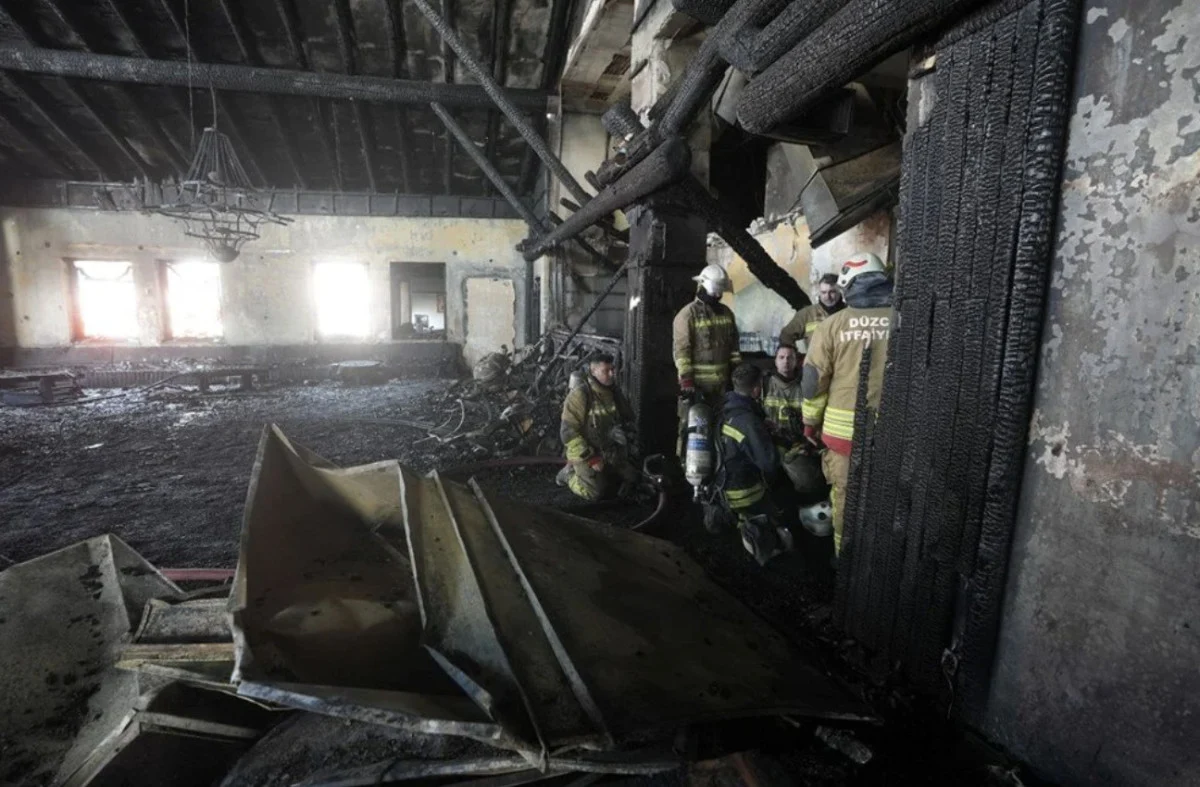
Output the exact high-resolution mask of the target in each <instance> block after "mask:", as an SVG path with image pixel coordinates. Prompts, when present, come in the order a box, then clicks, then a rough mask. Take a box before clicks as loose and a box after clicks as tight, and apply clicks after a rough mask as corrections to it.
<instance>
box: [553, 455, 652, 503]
mask: <svg viewBox="0 0 1200 787" xmlns="http://www.w3.org/2000/svg"><path fill="white" fill-rule="evenodd" d="M637 478H638V471H637V468H635V467H634V466H633V464H632V463H631V462H630V461H629V460H628V458H626V457H625V456H624V455H614V456H613V457H611V458H609V457H608V456H606V457H605V458H604V467H603V469H601V470H599V471H596V470H593V469H592V467H591V465H589V464H588V463H587V462H572V463H571V477H570V478H569V479H568V480H567V488H568V489H570V490H571V491H572V492H574V493H575V494H576V495H577V496H579V497H582V498H583V499H584V500H602V499H604V498H606V497H611V496H613V495H615V494H616V493H617V492H618V491H619V490H620V488H621V487H622V486H623V485H626V484H634V483H636V482H637Z"/></svg>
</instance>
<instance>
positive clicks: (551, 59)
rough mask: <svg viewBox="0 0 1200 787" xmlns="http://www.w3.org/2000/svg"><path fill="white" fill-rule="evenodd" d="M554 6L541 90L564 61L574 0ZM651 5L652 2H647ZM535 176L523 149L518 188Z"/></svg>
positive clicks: (528, 154) (530, 184)
mask: <svg viewBox="0 0 1200 787" xmlns="http://www.w3.org/2000/svg"><path fill="white" fill-rule="evenodd" d="M552 2H553V3H554V7H553V8H551V9H550V29H549V30H548V31H547V33H546V49H545V51H544V52H542V90H546V91H550V90H553V88H554V87H555V86H556V84H557V82H558V79H559V76H560V75H559V73H558V71H559V70H560V69H561V68H562V67H563V63H564V62H565V61H566V57H567V50H568V49H569V48H570V41H569V40H567V32H568V30H567V28H568V26H569V25H570V23H571V20H570V16H571V9H572V7H574V4H575V3H574V0H552ZM647 5H653V3H652V2H651V3H647ZM535 177H537V167H536V166H534V162H533V150H532V149H530V150H527V151H525V159H524V160H523V161H522V162H521V179H520V181H519V182H518V184H517V188H518V190H519V191H520V192H521V193H522V194H524V193H526V192H528V191H529V190H531V189H532V188H533V179H534V178H535Z"/></svg>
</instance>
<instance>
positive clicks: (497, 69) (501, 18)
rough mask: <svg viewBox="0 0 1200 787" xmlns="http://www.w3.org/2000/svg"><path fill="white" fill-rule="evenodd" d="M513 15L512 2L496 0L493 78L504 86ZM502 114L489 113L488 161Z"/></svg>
mask: <svg viewBox="0 0 1200 787" xmlns="http://www.w3.org/2000/svg"><path fill="white" fill-rule="evenodd" d="M511 15H512V0H496V6H495V11H494V12H493V16H492V78H493V79H495V80H496V84H497V85H500V86H501V87H503V86H504V79H505V77H506V75H507V72H508V25H509V19H510V17H511ZM499 136H500V113H498V112H489V113H488V130H487V143H486V144H487V147H486V149H485V151H484V155H485V156H487V160H488V161H492V162H494V161H495V160H496V144H497V143H498V142H499V141H500V140H499ZM492 189H493V186H492V185H491V184H490V183H489V184H488V189H487V191H485V192H484V193H485V194H487V195H490V194H491V193H492Z"/></svg>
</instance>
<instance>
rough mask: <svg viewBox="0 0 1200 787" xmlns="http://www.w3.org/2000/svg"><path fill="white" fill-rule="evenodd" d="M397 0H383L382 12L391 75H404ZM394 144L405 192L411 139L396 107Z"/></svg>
mask: <svg viewBox="0 0 1200 787" xmlns="http://www.w3.org/2000/svg"><path fill="white" fill-rule="evenodd" d="M397 2H398V0H383V10H384V14H386V16H387V23H388V54H389V56H390V57H391V61H392V77H393V78H394V79H401V78H403V77H404V60H405V57H404V48H405V45H406V44H407V39H406V38H405V37H404V13H403V11H402V10H401V9H400V8H399V7H398V5H397ZM396 145H397V146H398V147H399V148H400V149H399V151H398V153H399V154H400V155H399V157H398V160H399V162H400V181H401V183H402V184H403V186H404V190H405V191H406V192H411V191H412V170H411V160H410V159H409V150H410V148H411V141H410V138H409V136H408V112H407V110H405V109H402V108H401V107H396Z"/></svg>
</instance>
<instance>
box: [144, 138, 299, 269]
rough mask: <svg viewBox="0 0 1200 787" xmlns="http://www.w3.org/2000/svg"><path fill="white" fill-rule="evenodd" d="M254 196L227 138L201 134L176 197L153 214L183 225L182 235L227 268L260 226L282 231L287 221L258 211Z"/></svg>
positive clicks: (269, 213) (270, 213)
mask: <svg viewBox="0 0 1200 787" xmlns="http://www.w3.org/2000/svg"><path fill="white" fill-rule="evenodd" d="M258 201H259V194H258V191H257V189H255V188H254V186H253V184H252V183H251V182H250V177H249V176H248V175H247V174H246V170H245V169H243V168H242V163H241V162H240V161H238V157H237V153H236V152H234V149H233V144H232V143H230V141H229V137H227V136H225V135H224V134H222V133H221V132H220V131H217V129H216V128H215V127H209V128H206V129H204V132H203V133H202V134H201V135H200V144H199V145H198V146H197V148H196V155H195V156H194V157H193V158H192V164H191V166H190V167H189V168H188V171H187V174H186V175H184V176H183V180H182V181H180V183H179V193H178V194H177V195H176V197H175V199H174V200H173V201H171V202H164V203H163V204H161V205H158V206H155V207H154V208H152V209H151V212H152V213H157V214H160V215H163V216H167V217H169V218H172V219H177V220H178V221H181V222H183V225H184V227H185V231H184V232H185V234H186V235H187V236H188V237H191V238H199V239H200V240H202V241H204V245H205V246H206V247H207V248H208V250H209V252H210V253H211V254H212V256H213V259H215V260H216V261H217V262H232V261H233V260H235V259H237V256H238V254H239V253H241V250H242V246H243V245H244V244H245V243H246V242H247V241H251V240H257V239H258V237H259V231H258V228H259V227H260V226H261V225H263V224H279V225H287V224H290V223H291V222H292V220H291V219H290V218H287V217H285V216H280V215H279V214H278V213H274V212H272V211H270V210H264V209H263V208H261V207H259V204H258Z"/></svg>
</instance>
